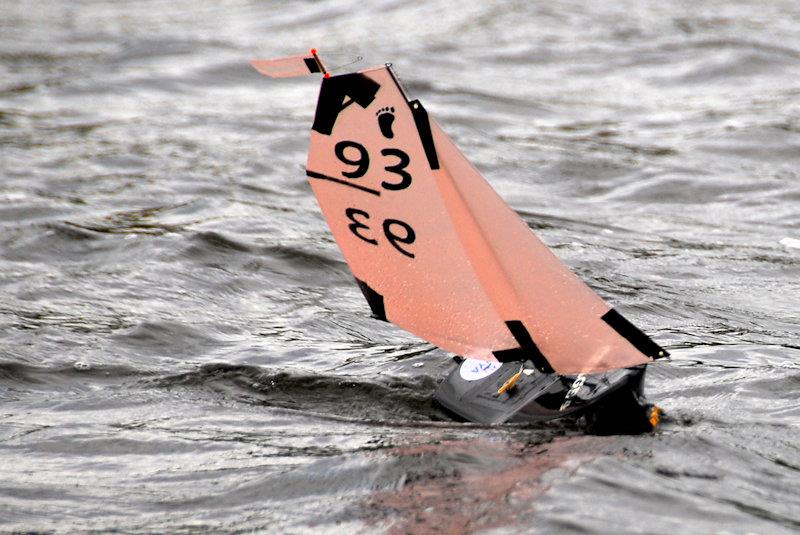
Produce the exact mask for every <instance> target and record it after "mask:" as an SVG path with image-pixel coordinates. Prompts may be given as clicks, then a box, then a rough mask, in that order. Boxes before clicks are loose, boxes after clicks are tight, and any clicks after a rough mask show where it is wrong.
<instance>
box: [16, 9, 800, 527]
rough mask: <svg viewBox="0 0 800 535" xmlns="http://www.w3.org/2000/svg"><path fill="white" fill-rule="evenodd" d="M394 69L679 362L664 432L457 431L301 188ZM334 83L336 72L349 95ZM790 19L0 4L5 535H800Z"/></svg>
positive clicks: (797, 49)
mask: <svg viewBox="0 0 800 535" xmlns="http://www.w3.org/2000/svg"><path fill="white" fill-rule="evenodd" d="M311 46H316V47H318V48H319V49H320V51H321V53H322V54H323V56H324V58H326V60H327V62H328V64H329V65H340V66H343V67H341V71H340V72H343V71H346V70H348V69H353V68H363V67H367V66H369V65H372V64H382V63H384V62H393V63H394V66H395V68H396V70H397V72H398V74H399V76H400V77H401V79H402V81H403V83H404V84H405V85H406V87H407V88H408V90H409V92H410V93H411V94H412V96H413V97H416V98H420V99H421V100H422V101H423V102H424V103H425V105H426V107H427V108H428V110H429V111H430V112H431V113H432V114H433V115H434V116H435V117H436V118H437V120H438V121H439V122H440V123H441V124H442V125H443V127H444V128H445V130H446V131H447V132H448V133H449V134H450V136H451V137H453V139H454V140H455V141H456V143H457V144H458V145H459V146H460V147H461V148H462V150H463V151H464V152H465V153H466V154H467V155H468V156H469V157H470V158H471V159H472V161H473V162H474V163H475V164H476V166H477V167H478V168H479V169H481V170H482V171H483V172H484V174H485V175H486V177H487V179H488V180H489V181H490V182H491V184H492V185H493V186H494V187H495V188H496V189H497V191H498V192H499V193H500V194H501V195H502V196H503V197H504V198H505V199H506V200H507V201H508V202H509V203H510V204H511V205H512V206H513V207H514V209H516V210H517V211H518V212H519V213H520V214H521V216H522V217H523V218H524V219H525V221H526V222H527V223H528V224H529V225H530V226H531V228H532V229H533V230H534V231H535V232H536V233H537V234H538V235H539V236H540V237H541V238H542V239H543V240H544V241H545V242H546V243H547V244H548V245H550V246H551V247H552V248H553V250H554V252H555V253H556V254H557V255H558V256H559V257H560V258H562V259H563V260H564V261H565V262H566V263H567V264H568V265H569V266H570V267H571V268H572V269H573V270H575V271H576V272H577V273H578V274H579V275H580V276H581V277H583V278H584V279H585V280H586V281H587V282H588V283H589V284H590V285H591V286H592V287H593V288H594V289H595V290H596V291H598V292H599V293H600V294H601V295H602V296H603V297H604V298H606V299H607V300H608V301H609V302H611V303H613V304H614V305H615V306H617V307H618V308H619V309H620V310H621V311H622V312H623V313H624V314H625V315H626V316H628V317H629V318H630V319H631V320H633V321H634V322H635V323H637V324H638V325H639V326H640V327H642V328H643V329H644V330H645V331H647V332H648V333H649V334H651V335H652V336H653V337H654V338H655V339H656V340H657V341H658V342H659V343H660V344H662V345H664V346H665V347H666V348H668V349H669V350H670V351H671V353H672V355H673V356H674V359H673V361H672V362H671V363H668V364H666V365H656V366H652V367H651V369H650V372H649V373H648V384H647V391H648V397H649V398H650V399H651V400H652V401H654V402H656V403H658V404H659V405H660V406H662V407H663V408H664V410H665V411H666V414H667V418H666V421H665V422H664V423H663V424H662V425H661V426H660V427H659V429H658V431H657V432H656V433H654V434H652V435H644V436H636V437H619V436H612V437H596V436H587V435H585V434H584V433H583V432H582V431H581V430H580V429H576V428H573V427H570V426H569V425H567V424H559V423H555V424H551V425H546V426H538V427H525V426H499V427H495V428H488V427H480V426H475V425H468V424H460V423H456V422H453V421H451V420H450V419H449V418H448V417H447V415H446V414H444V413H442V412H441V411H440V410H439V409H437V408H436V407H435V406H434V405H433V404H432V402H431V394H432V391H433V389H434V388H435V385H436V379H437V378H438V377H440V376H441V375H442V374H443V373H444V372H445V371H446V370H447V369H448V366H449V362H450V356H449V355H447V354H445V353H443V352H442V351H440V350H438V349H436V348H434V347H432V346H430V345H429V344H427V343H424V342H423V341H421V340H419V339H417V338H415V337H414V336H412V335H410V334H407V333H404V332H402V331H401V330H399V329H397V328H394V327H393V326H391V325H389V324H385V323H381V322H379V321H376V320H373V319H371V318H370V317H369V311H368V308H367V306H366V303H365V302H364V300H363V298H362V296H361V294H360V292H359V291H358V288H357V287H356V286H355V284H354V283H353V280H352V278H351V275H350V273H349V271H348V268H347V266H346V264H345V263H344V262H343V260H342V257H341V255H340V253H339V252H338V250H337V248H336V246H335V244H334V242H333V241H332V239H331V237H330V235H329V233H328V231H327V228H326V225H325V223H324V221H323V219H322V217H321V215H320V213H319V210H318V208H317V206H316V202H315V200H314V199H313V196H312V195H311V192H310V189H309V186H308V184H307V181H306V179H305V177H304V171H303V168H304V163H305V157H306V148H307V140H308V131H309V126H310V124H311V118H312V114H313V109H314V104H315V98H316V93H317V88H318V80H317V79H312V78H303V79H293V80H282V81H275V80H269V79H266V78H263V77H261V76H259V75H258V74H257V73H256V72H255V71H253V70H252V69H251V68H250V67H249V65H248V61H249V60H250V59H251V58H254V57H262V58H263V57H275V56H281V55H285V54H294V53H302V52H305V51H306V50H307V49H308V48H309V47H311ZM357 56H363V57H364V60H363V61H361V62H360V63H357V64H354V65H349V66H344V65H346V64H348V63H350V62H351V61H353V60H354V59H355V58H356V57H357ZM799 180H800V4H799V3H797V2H795V1H779V0H776V1H770V2H759V1H755V0H751V1H735V2H719V1H692V2H689V1H678V0H664V1H661V2H640V1H634V0H621V1H614V2H590V1H557V2H528V1H518V2H496V3H495V2H479V1H474V2H473V1H464V2H458V3H453V2H445V1H441V0H440V1H431V2H409V1H402V2H399V1H379V2H357V1H353V0H335V1H333V0H330V1H321V2H278V1H274V2H267V1H247V0H230V1H225V2H188V1H183V0H179V1H169V2H168V1H142V2H116V1H99V0H98V1H88V0H53V1H48V2H44V1H41V2H36V1H33V2H25V1H17V0H3V1H2V2H1V3H0V532H4V533H8V532H56V533H75V532H97V533H101V532H102V533H106V532H117V533H162V532H167V533H208V532H215V533H249V532H257V533H391V534H395V533H465V532H466V533H493V534H499V533H514V534H518V533H541V534H545V533H591V534H604V533H648V534H673V533H691V534H694V533H696V534H706V533H734V534H739V533H758V534H762V533H763V534H766V533H768V534H781V533H797V532H798V531H800V436H799V435H800V433H798V430H799V428H800V341H799V340H798V337H799V336H800V314H799V313H798V308H799V307H798V305H800V186H798V181H799Z"/></svg>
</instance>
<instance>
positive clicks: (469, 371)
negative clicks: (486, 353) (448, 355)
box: [459, 359, 501, 381]
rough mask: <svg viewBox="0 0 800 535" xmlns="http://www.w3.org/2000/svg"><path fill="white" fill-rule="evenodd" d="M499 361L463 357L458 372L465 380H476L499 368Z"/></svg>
mask: <svg viewBox="0 0 800 535" xmlns="http://www.w3.org/2000/svg"><path fill="white" fill-rule="evenodd" d="M500 366H501V364H500V363H499V362H489V361H486V360H477V359H464V362H462V363H461V369H460V370H459V374H460V375H461V378H462V379H464V380H465V381H478V380H480V379H484V378H486V377H489V376H490V375H492V374H493V373H494V372H496V371H497V370H499V369H500Z"/></svg>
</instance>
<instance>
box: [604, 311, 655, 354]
mask: <svg viewBox="0 0 800 535" xmlns="http://www.w3.org/2000/svg"><path fill="white" fill-rule="evenodd" d="M601 319H602V320H603V321H604V322H606V323H607V324H608V325H609V327H611V328H612V329H614V330H615V331H616V332H617V334H619V335H620V336H621V337H623V338H624V339H625V340H627V341H628V342H630V343H631V345H632V346H633V347H635V348H636V349H638V350H639V351H641V352H642V353H643V354H644V355H646V356H648V357H650V358H652V359H659V358H664V357H668V356H669V353H667V351H666V350H665V349H664V348H662V347H661V346H660V345H658V344H657V343H655V342H654V341H653V340H652V339H651V338H650V337H649V336H647V335H646V334H644V333H643V332H642V331H640V330H639V328H638V327H636V325H634V324H633V323H631V322H630V321H628V320H627V319H625V317H624V316H623V315H622V314H620V313H619V312H617V311H616V310H614V309H613V308H612V309H611V310H609V311H608V312H606V313H605V314H603V316H602V318H601Z"/></svg>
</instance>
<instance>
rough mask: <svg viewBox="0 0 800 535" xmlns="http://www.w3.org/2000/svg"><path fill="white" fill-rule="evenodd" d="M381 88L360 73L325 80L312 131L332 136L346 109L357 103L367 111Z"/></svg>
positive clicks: (320, 91) (320, 92)
mask: <svg viewBox="0 0 800 535" xmlns="http://www.w3.org/2000/svg"><path fill="white" fill-rule="evenodd" d="M380 87H381V86H380V84H379V83H378V82H376V81H375V80H373V79H371V78H368V77H367V76H365V75H363V74H361V73H359V72H354V73H350V74H340V75H339V76H331V77H330V78H323V79H322V86H321V87H320V90H319V100H317V112H316V114H315V115H314V124H313V125H312V126H311V129H312V130H314V131H315V132H319V133H320V134H324V135H326V136H329V135H331V132H333V125H334V124H335V123H336V118H337V117H339V114H340V113H342V111H344V109H345V108H347V107H348V106H349V105H351V104H352V103H354V102H355V103H356V104H358V105H359V106H361V107H362V108H365V109H366V107H367V106H369V105H370V104H372V101H373V100H375V95H376V93H377V92H378V89H380Z"/></svg>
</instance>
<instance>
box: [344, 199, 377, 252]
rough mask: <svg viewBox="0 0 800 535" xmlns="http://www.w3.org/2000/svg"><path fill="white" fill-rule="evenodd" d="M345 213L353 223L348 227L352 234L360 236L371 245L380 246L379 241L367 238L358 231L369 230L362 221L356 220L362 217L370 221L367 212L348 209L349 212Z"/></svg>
mask: <svg viewBox="0 0 800 535" xmlns="http://www.w3.org/2000/svg"><path fill="white" fill-rule="evenodd" d="M344 213H345V215H346V216H347V219H349V220H350V221H352V223H350V224H349V225H348V227H349V228H350V232H352V233H353V234H355V235H356V236H358V237H359V238H361V239H362V240H364V241H365V242H367V243H371V244H372V245H378V240H374V239H372V238H370V237H367V236H365V235H363V234H361V232H359V230H358V229H362V228H363V229H367V230H369V225H367V224H365V223H362V222H361V221H358V220H357V219H356V216H361V217H363V218H364V220H367V219H369V214H368V213H367V212H365V211H364V210H359V209H358V208H348V209H347V210H345V212H344Z"/></svg>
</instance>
